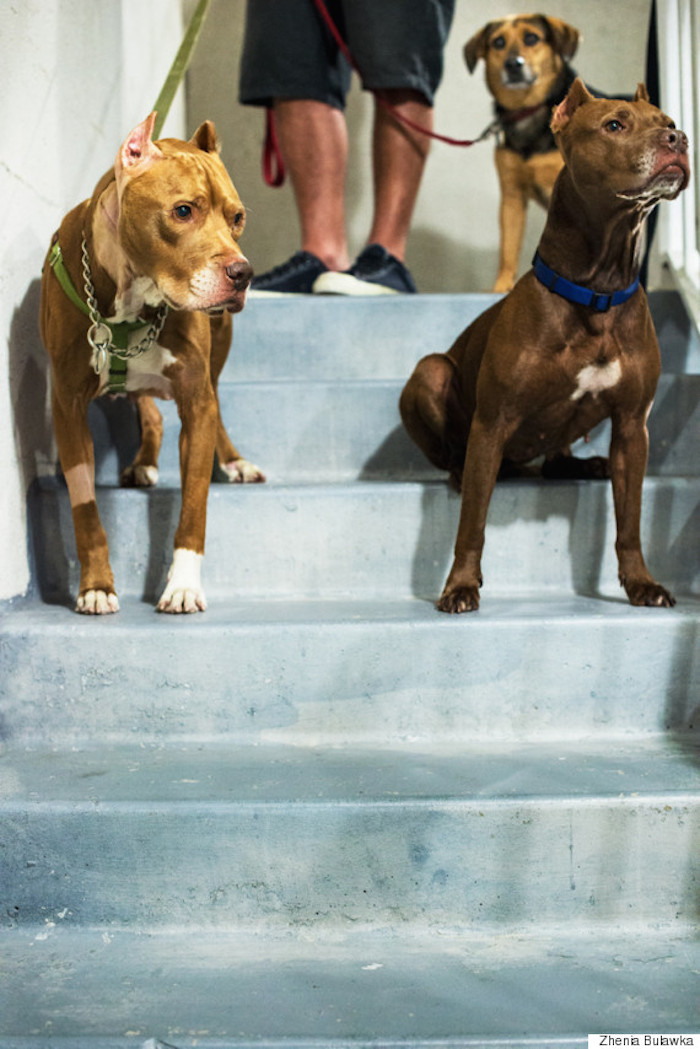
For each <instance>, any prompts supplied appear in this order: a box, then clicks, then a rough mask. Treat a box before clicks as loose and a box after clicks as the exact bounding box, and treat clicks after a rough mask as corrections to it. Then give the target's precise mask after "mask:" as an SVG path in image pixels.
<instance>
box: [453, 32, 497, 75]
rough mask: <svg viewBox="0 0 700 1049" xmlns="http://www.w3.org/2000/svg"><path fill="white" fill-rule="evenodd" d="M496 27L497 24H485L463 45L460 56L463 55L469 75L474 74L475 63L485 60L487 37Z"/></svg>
mask: <svg viewBox="0 0 700 1049" xmlns="http://www.w3.org/2000/svg"><path fill="white" fill-rule="evenodd" d="M497 25H498V22H487V23H486V25H485V26H484V27H483V29H480V30H479V32H478V33H475V34H474V36H473V37H472V38H471V39H470V40H467V42H466V44H465V45H464V50H463V52H462V54H463V55H464V61H465V62H466V63H467V69H468V70H469V72H470V73H473V72H474V70H475V68H476V63H477V62H478V61H479V59H480V58H486V50H487V47H488V42H489V37H490V36H491V33H492V31H493V30H494V28H495V27H496V26H497Z"/></svg>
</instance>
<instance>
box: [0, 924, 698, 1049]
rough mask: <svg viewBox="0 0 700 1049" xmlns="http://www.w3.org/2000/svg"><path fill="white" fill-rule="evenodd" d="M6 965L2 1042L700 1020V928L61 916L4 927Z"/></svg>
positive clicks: (289, 1048) (392, 1036) (468, 1042)
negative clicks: (332, 924) (145, 925)
mask: <svg viewBox="0 0 700 1049" xmlns="http://www.w3.org/2000/svg"><path fill="white" fill-rule="evenodd" d="M0 964H3V965H4V968H5V975H4V977H3V986H4V989H5V992H6V993H5V999H6V1000H5V1004H4V1007H3V1010H2V1016H1V1017H0V1049H46V1046H47V1045H49V1044H50V1045H51V1046H53V1047H56V1049H165V1046H166V1045H167V1046H171V1047H178V1049H195V1047H197V1049H261V1047H264V1049H321V1047H323V1049H585V1046H586V1035H587V1033H588V1032H591V1031H592V1030H593V1029H595V1031H596V1032H612V1033H629V1032H632V1031H642V1032H643V1031H652V1032H659V1031H664V1032H667V1033H669V1034H673V1033H688V1032H691V1031H698V1030H699V1029H700V1006H699V1000H698V995H697V971H698V968H699V967H700V956H699V953H698V944H697V940H694V939H692V938H681V937H678V936H677V935H675V934H674V933H673V932H671V931H669V930H667V929H664V928H663V927H662V928H660V929H658V930H656V931H655V932H654V933H653V934H646V935H645V934H642V933H641V932H640V931H639V930H636V929H634V927H632V928H628V929H626V930H619V929H617V928H611V927H606V928H605V929H603V930H601V932H600V935H599V937H597V938H593V939H591V938H589V937H586V936H581V935H579V934H578V933H577V932H576V930H575V929H572V928H571V927H570V926H569V927H567V928H566V929H564V930H560V931H559V932H558V933H549V932H547V931H545V932H544V933H543V934H541V935H540V936H539V937H538V936H529V937H525V936H518V935H513V934H509V933H506V934H504V933H500V934H498V933H491V934H488V935H483V936H474V935H469V934H467V935H464V934H463V933H460V932H455V931H453V930H444V931H441V932H439V933H435V934H433V935H430V936H426V935H421V934H420V933H413V932H411V930H406V929H397V930H396V931H395V932H394V933H393V934H386V933H382V932H379V933H378V932H376V931H374V930H367V929H362V930H350V929H348V930H346V931H345V932H344V933H343V934H342V935H339V936H338V937H332V938H327V939H323V938H320V937H318V936H316V935H312V934H311V932H310V931H309V930H300V931H297V932H295V933H290V934H289V935H287V936H281V937H280V938H278V939H276V940H270V939H269V938H261V937H257V936H255V935H254V934H252V933H242V932H240V931H239V930H231V931H227V930H222V931H220V932H218V933H215V932H206V933H202V932H201V931H196V932H190V933H182V932H180V931H177V930H173V931H162V932H153V931H147V930H144V931H142V932H138V933H136V932H133V931H131V932H129V931H124V930H121V929H116V928H109V927H108V928H102V929H100V928H97V929H85V930H81V931H75V930H70V929H66V928H64V927H61V924H60V922H57V923H56V926H55V927H49V926H42V927H41V928H37V929H34V930H28V931H18V930H14V931H10V932H6V933H5V934H4V936H3V952H2V960H1V961H0ZM106 989H109V991H106ZM46 1032H51V1034H50V1036H47V1034H46ZM161 1040H162V1042H161Z"/></svg>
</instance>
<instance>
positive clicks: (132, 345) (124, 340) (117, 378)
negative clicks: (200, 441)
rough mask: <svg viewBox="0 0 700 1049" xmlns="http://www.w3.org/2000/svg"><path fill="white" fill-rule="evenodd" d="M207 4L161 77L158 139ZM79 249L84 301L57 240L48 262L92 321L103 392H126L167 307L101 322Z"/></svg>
mask: <svg viewBox="0 0 700 1049" xmlns="http://www.w3.org/2000/svg"><path fill="white" fill-rule="evenodd" d="M209 3H210V0H199V3H198V4H197V7H196V8H195V10H194V12H193V14H192V17H191V19H190V22H189V25H188V26H187V30H186V32H185V35H184V37H183V40H182V43H181V44H180V47H179V50H178V52H177V54H176V55H175V59H174V61H173V64H172V65H171V67H170V71H169V72H168V75H167V77H166V78H165V83H164V84H163V87H162V89H161V92H160V94H159V95H158V98H157V99H156V103H155V105H154V107H153V109H154V110H155V111H156V120H155V125H154V128H153V137H154V138H158V136H159V135H160V132H161V131H162V128H163V124H164V123H165V120H166V117H167V115H168V113H169V111H170V107H171V105H172V103H173V99H174V98H175V94H176V92H177V89H178V88H179V86H180V84H181V83H182V78H183V77H184V75H185V73H186V72H187V68H188V66H189V64H190V61H191V59H192V54H193V52H194V49H195V45H196V43H197V40H198V38H199V34H200V32H201V29H202V25H203V24H204V19H205V17H206V14H207V10H208V8H209ZM81 250H82V265H83V280H84V287H85V300H86V301H85V300H83V299H82V298H81V297H80V295H79V294H78V292H77V291H76V289H75V287H74V285H73V282H72V280H71V278H70V274H69V273H68V270H67V268H66V264H65V262H64V260H63V253H62V251H61V245H60V244H59V243H58V240H56V241H55V242H54V243H53V244H52V246H51V250H50V251H49V256H48V262H49V265H50V266H51V268H52V270H53V272H54V274H55V275H56V279H57V280H58V283H59V284H60V285H61V287H62V288H63V291H64V292H65V294H66V295H67V297H68V298H69V299H70V301H71V302H72V303H73V305H74V306H76V307H77V308H78V309H79V310H80V311H81V313H84V314H85V315H86V316H87V317H89V318H90V321H91V322H92V323H91V325H90V328H89V329H88V333H87V340H88V342H89V344H90V346H91V347H92V350H93V367H94V369H95V372H96V373H97V374H98V375H99V374H100V373H101V372H102V370H103V369H104V367H105V365H106V364H107V363H109V377H108V381H107V388H106V390H105V392H106V393H126V369H127V362H128V361H129V359H130V358H131V357H137V356H140V355H141V354H142V353H145V352H146V351H147V350H149V349H150V348H151V346H152V345H153V344H154V342H155V341H156V340H157V338H158V336H159V335H160V333H161V331H162V330H163V325H164V324H165V318H166V317H167V314H168V307H167V306H166V305H165V304H163V305H162V306H159V308H158V311H157V313H156V315H155V317H154V319H153V320H151V321H144V320H141V319H139V320H135V321H120V322H117V323H115V322H113V321H107V320H105V319H104V318H103V317H102V316H101V315H100V313H99V310H98V308H97V300H96V298H95V289H94V286H93V283H92V276H91V273H90V259H89V256H88V251H87V246H86V244H85V239H84V238H83V242H82V246H81ZM139 331H144V332H145V334H144V336H143V338H141V339H139V340H138V342H134V341H133V339H132V335H134V334H135V333H136V332H139Z"/></svg>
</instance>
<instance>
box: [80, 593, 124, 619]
mask: <svg viewBox="0 0 700 1049" xmlns="http://www.w3.org/2000/svg"><path fill="white" fill-rule="evenodd" d="M75 610H76V612H80V613H81V614H82V615H85V616H104V615H109V614H110V613H111V612H118V611H119V600H118V598H117V595H116V594H115V593H114V592H113V591H110V592H109V593H108V592H107V591H106V590H86V591H85V593H84V594H80V595H79V597H78V600H77V601H76V603H75Z"/></svg>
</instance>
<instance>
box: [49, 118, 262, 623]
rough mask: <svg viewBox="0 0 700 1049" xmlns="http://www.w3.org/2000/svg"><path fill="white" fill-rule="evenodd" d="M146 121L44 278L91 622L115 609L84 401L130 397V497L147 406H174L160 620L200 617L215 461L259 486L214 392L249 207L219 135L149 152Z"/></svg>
mask: <svg viewBox="0 0 700 1049" xmlns="http://www.w3.org/2000/svg"><path fill="white" fill-rule="evenodd" d="M154 122H155V113H152V114H151V115H150V117H148V118H147V119H146V120H145V121H144V122H143V123H142V124H140V125H139V126H138V127H137V128H135V129H134V130H133V131H132V132H131V134H130V135H129V136H128V138H127V139H126V141H125V142H124V144H123V145H122V147H121V148H120V150H119V153H118V154H117V158H116V161H115V165H114V168H113V169H112V170H110V171H109V172H107V174H105V175H104V176H103V178H102V179H101V180H100V182H99V183H98V184H97V186H96V188H95V191H94V193H93V195H92V197H91V198H90V200H87V201H84V202H83V203H82V204H79V205H78V206H77V207H76V208H74V209H73V211H71V212H69V214H68V215H67V216H66V217H65V218H64V220H63V222H62V223H61V226H60V228H59V230H58V232H57V234H56V235H55V236H54V238H53V242H52V249H51V251H50V252H49V256H48V258H47V261H46V263H45V265H44V271H43V276H42V296H41V334H42V339H43V341H44V344H45V346H46V349H47V351H48V353H49V356H50V358H51V368H52V405H53V423H54V430H55V434H56V441H57V444H58V451H59V455H60V459H61V465H62V468H63V473H64V475H65V479H66V482H67V485H68V492H69V496H70V502H71V508H72V511H73V523H74V527H75V538H76V545H77V550H78V557H79V559H80V567H81V576H80V591H79V594H78V600H77V610H78V611H79V612H85V613H90V614H94V613H105V612H116V611H117V610H118V608H119V603H118V600H117V595H116V593H115V589H114V579H113V575H112V569H111V567H110V564H109V554H108V549H107V538H106V536H105V533H104V529H103V528H102V524H101V522H100V518H99V514H98V511H97V504H96V501H95V468H94V452H93V447H92V439H91V436H90V431H89V428H88V422H87V407H88V402H89V401H90V400H91V399H92V398H94V397H97V396H99V395H100V394H103V393H105V392H109V391H110V389H114V388H117V389H120V390H121V391H124V392H127V393H128V394H129V395H130V396H132V397H135V398H137V399H138V409H139V416H140V421H141V430H142V444H141V448H140V450H139V452H138V454H137V456H136V459H135V460H134V463H133V464H132V466H131V467H129V468H128V469H127V470H126V471H125V473H124V475H123V477H122V483H124V484H136V485H151V484H154V483H155V482H156V480H157V477H158V453H159V451H160V443H161V437H162V420H161V416H160V412H159V411H158V409H157V408H156V406H155V404H154V403H153V401H152V400H151V399H150V395H155V396H159V397H165V398H174V400H175V401H176V403H177V408H178V412H179V415H180V419H181V423H182V431H181V435H180V467H181V476H182V507H181V512H180V520H179V524H178V528H177V531H176V533H175V551H174V556H173V561H172V565H171V568H170V572H169V574H168V582H167V586H166V587H165V591H164V592H163V594H162V596H161V598H160V600H159V602H158V608H159V610H161V611H163V612H194V611H197V610H204V609H205V608H206V600H205V597H204V592H203V590H202V585H201V579H200V565H201V560H202V555H203V553H204V533H205V524H206V508H207V493H208V489H209V481H210V478H211V473H212V464H213V458H214V452H215V449H216V455H217V457H218V459H219V463H220V465H221V466H222V467H223V469H224V470H225V472H226V473H227V475H228V477H229V479H230V480H232V481H261V480H264V477H263V475H262V474H261V473H260V471H259V470H258V468H257V467H254V466H252V465H251V464H250V463H247V462H246V461H245V460H244V459H243V458H242V457H241V456H240V454H239V453H238V452H237V451H236V449H235V448H234V447H233V445H232V444H231V442H230V440H229V438H228V435H227V434H226V431H225V429H224V427H223V424H222V422H221V418H220V415H219V409H218V399H217V393H216V385H217V382H218V378H219V374H220V372H221V369H222V367H223V365H224V362H225V360H226V355H227V353H228V348H229V345H230V341H231V314H232V313H236V312H238V311H239V310H241V309H242V308H243V305H244V303H245V297H246V291H247V288H248V285H249V283H250V278H251V276H252V270H251V267H250V265H249V263H248V261H247V259H246V258H245V256H244V255H243V254H242V252H241V250H240V248H239V246H238V239H239V237H240V235H241V233H242V232H243V227H244V225H245V209H244V208H243V205H242V204H241V201H240V199H239V197H238V194H237V193H236V190H235V188H234V186H233V184H232V182H231V180H230V178H229V176H228V174H227V172H226V170H225V168H224V166H223V164H222V162H221V159H220V157H219V153H218V143H217V139H216V132H215V130H214V126H213V124H211V123H210V122H209V121H206V122H205V123H204V124H202V126H201V127H200V128H199V129H198V131H197V132H196V134H195V135H194V137H193V138H192V140H191V141H190V142H182V141H180V140H178V139H162V140H160V141H158V142H154V141H153V140H152V133H153V125H154ZM78 289H81V290H80V291H78ZM110 364H111V368H110ZM110 371H111V372H112V375H114V374H115V373H116V375H117V379H116V386H111V385H110Z"/></svg>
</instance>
